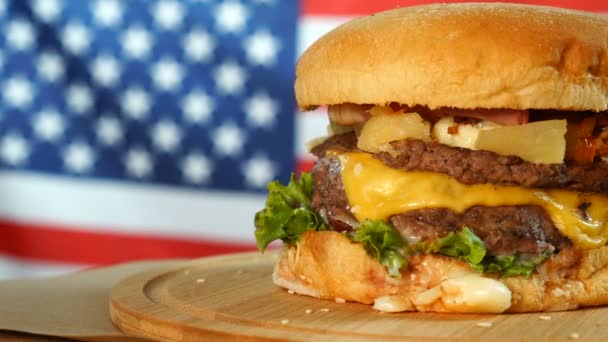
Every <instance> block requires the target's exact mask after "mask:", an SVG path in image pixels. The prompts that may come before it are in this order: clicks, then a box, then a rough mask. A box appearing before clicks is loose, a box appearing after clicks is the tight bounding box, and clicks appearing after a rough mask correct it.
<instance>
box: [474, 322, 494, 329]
mask: <svg viewBox="0 0 608 342" xmlns="http://www.w3.org/2000/svg"><path fill="white" fill-rule="evenodd" d="M475 325H477V326H478V327H480V328H489V327H491V326H492V322H479V323H477V324H475Z"/></svg>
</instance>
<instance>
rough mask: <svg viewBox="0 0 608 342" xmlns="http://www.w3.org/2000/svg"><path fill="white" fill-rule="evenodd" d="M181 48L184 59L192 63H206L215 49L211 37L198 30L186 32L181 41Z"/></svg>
mask: <svg viewBox="0 0 608 342" xmlns="http://www.w3.org/2000/svg"><path fill="white" fill-rule="evenodd" d="M182 48H183V49H184V52H185V54H186V57H188V59H190V60H191V61H193V62H199V63H202V62H207V61H209V59H210V58H211V56H212V54H213V50H214V49H215V40H214V39H213V37H212V36H211V35H210V34H209V33H207V31H204V30H202V29H200V28H197V29H195V30H192V31H190V32H188V34H187V35H186V36H185V37H184V39H183V40H182Z"/></svg>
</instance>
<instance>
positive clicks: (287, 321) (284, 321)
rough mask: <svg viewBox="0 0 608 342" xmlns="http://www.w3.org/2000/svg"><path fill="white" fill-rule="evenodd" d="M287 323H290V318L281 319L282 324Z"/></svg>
mask: <svg viewBox="0 0 608 342" xmlns="http://www.w3.org/2000/svg"><path fill="white" fill-rule="evenodd" d="M287 323H289V320H288V319H282V320H281V324H283V325H285V324H287Z"/></svg>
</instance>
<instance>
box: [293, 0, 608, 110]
mask: <svg viewBox="0 0 608 342" xmlns="http://www.w3.org/2000/svg"><path fill="white" fill-rule="evenodd" d="M295 92H296V99H297V101H298V105H299V107H300V108H301V109H303V110H307V109H310V108H312V107H315V106H318V105H331V104H339V103H345V102H351V103H358V104H378V105H383V104H387V103H389V102H398V103H401V104H406V105H417V104H420V105H426V106H428V107H430V108H431V109H434V108H437V107H455V108H463V109H474V108H511V109H532V108H534V109H562V110H593V111H603V110H606V109H608V17H604V16H601V15H597V14H591V13H586V12H580V11H573V10H566V9H559V8H551V7H543V6H530V5H517V4H498V3H496V4H473V3H471V4H436V5H428V6H416V7H407V8H399V9H394V10H389V11H386V12H382V13H378V14H373V15H370V16H367V17H362V18H358V19H355V20H352V21H350V22H348V23H346V24H344V25H342V26H340V27H338V28H336V29H335V30H333V31H331V32H329V33H328V34H326V35H325V36H323V37H322V38H321V39H319V40H318V41H317V42H315V43H314V44H313V45H312V46H311V47H310V48H309V49H308V50H307V51H306V52H304V54H303V55H302V56H301V58H300V59H299V61H298V64H297V67H296V83H295Z"/></svg>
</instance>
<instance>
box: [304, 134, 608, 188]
mask: <svg viewBox="0 0 608 342" xmlns="http://www.w3.org/2000/svg"><path fill="white" fill-rule="evenodd" d="M391 145H392V146H393V148H394V149H395V151H397V153H396V156H395V157H393V156H391V155H390V154H388V153H386V152H383V153H378V154H375V155H374V157H375V158H377V159H379V160H381V161H382V162H383V163H384V164H386V165H387V166H389V167H392V168H395V169H401V170H406V171H429V172H440V173H445V174H447V175H449V176H451V177H453V178H455V179H457V180H458V181H459V182H461V183H463V184H485V183H491V184H497V185H510V186H522V187H528V188H554V189H557V188H559V189H568V190H574V191H582V192H594V193H603V194H608V163H605V162H596V163H593V164H591V165H566V164H536V163H532V162H528V161H525V160H523V159H521V158H520V157H517V156H502V155H499V154H497V153H494V152H489V151H475V150H469V149H466V148H460V147H452V146H447V145H443V144H439V143H433V142H432V143H425V142H423V141H422V140H414V139H407V140H400V141H396V142H393V143H391ZM328 150H337V151H341V152H347V151H356V150H357V137H356V136H355V134H354V133H346V134H341V135H335V136H332V137H330V138H328V139H327V140H326V141H324V142H323V143H321V144H320V145H318V146H316V147H315V148H313V149H312V152H313V153H314V154H315V155H316V156H318V157H323V156H324V155H325V153H326V152H327V151H328Z"/></svg>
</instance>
